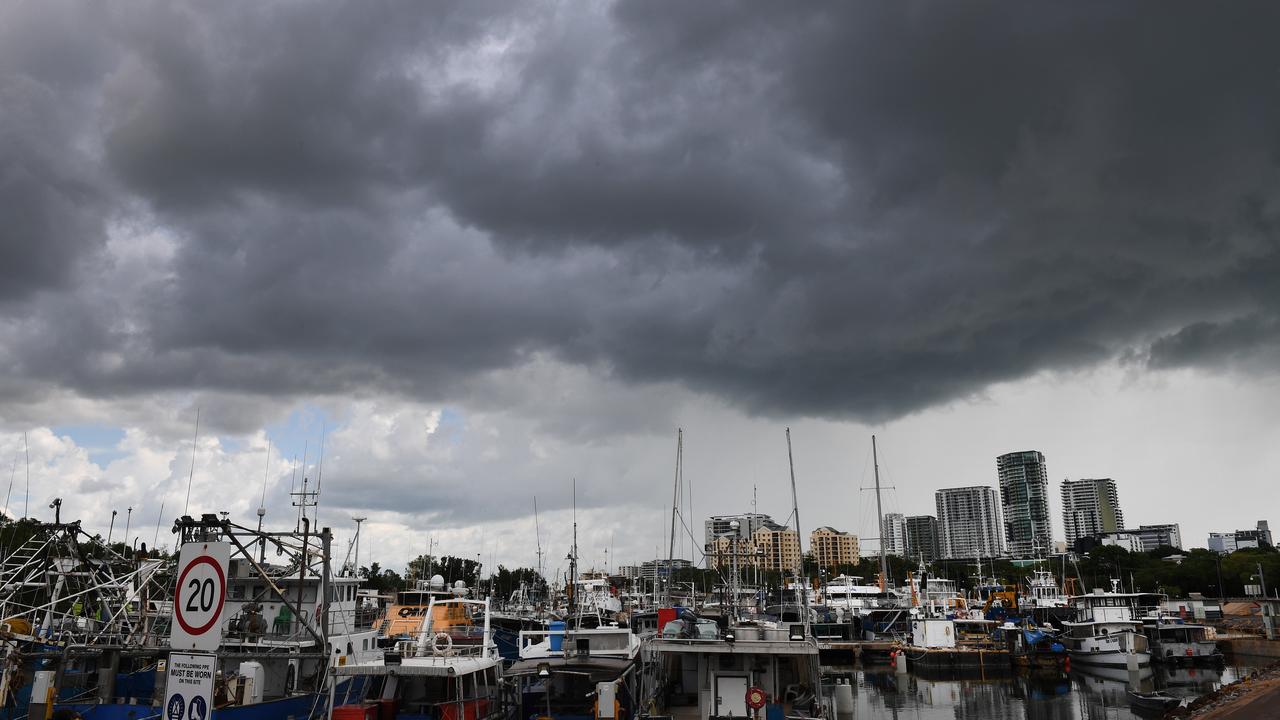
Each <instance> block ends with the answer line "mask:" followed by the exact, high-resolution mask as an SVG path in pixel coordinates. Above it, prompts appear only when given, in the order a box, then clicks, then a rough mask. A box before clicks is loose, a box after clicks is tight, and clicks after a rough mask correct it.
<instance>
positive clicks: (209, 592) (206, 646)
mask: <svg viewBox="0 0 1280 720" xmlns="http://www.w3.org/2000/svg"><path fill="white" fill-rule="evenodd" d="M230 562H231V546H230V545H228V544H227V543H220V542H193V543H187V544H186V545H183V546H182V552H181V553H180V554H179V555H178V584H177V587H175V588H174V590H173V622H172V623H171V624H170V627H171V630H170V638H169V645H170V646H171V647H172V648H173V649H174V651H177V652H188V651H192V650H195V651H203V652H214V651H215V650H217V649H218V645H220V644H221V643H222V610H223V607H224V606H225V605H226V600H227V568H228V566H229V565H230Z"/></svg>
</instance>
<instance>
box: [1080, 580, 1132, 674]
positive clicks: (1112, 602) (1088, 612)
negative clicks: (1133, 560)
mask: <svg viewBox="0 0 1280 720" xmlns="http://www.w3.org/2000/svg"><path fill="white" fill-rule="evenodd" d="M1118 585H1119V580H1112V581H1111V592H1104V591H1103V590H1102V589H1101V588H1099V589H1095V590H1094V591H1093V593H1091V594H1089V595H1077V596H1075V597H1073V598H1071V604H1072V606H1073V607H1074V608H1075V611H1076V616H1075V620H1074V621H1072V622H1065V623H1063V625H1064V626H1065V628H1066V632H1065V633H1064V634H1063V636H1062V642H1063V644H1064V645H1066V646H1067V650H1068V651H1069V652H1070V654H1071V660H1072V661H1073V662H1075V663H1081V664H1088V665H1097V666H1101V667H1112V668H1129V667H1135V668H1136V667H1144V666H1148V665H1150V664H1151V651H1150V644H1149V643H1148V641H1147V636H1146V634H1144V632H1143V627H1142V622H1141V621H1139V620H1138V619H1137V603H1138V600H1139V598H1140V597H1141V595H1140V594H1138V593H1121V592H1117V591H1116V588H1117V586H1118Z"/></svg>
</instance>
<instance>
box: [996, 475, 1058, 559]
mask: <svg viewBox="0 0 1280 720" xmlns="http://www.w3.org/2000/svg"><path fill="white" fill-rule="evenodd" d="M996 473H997V475H998V477H999V480H1000V504H1001V510H1002V512H1003V515H1004V531H1005V532H1004V536H1005V541H1006V542H1007V543H1008V548H1009V553H1010V554H1011V555H1013V556H1014V557H1034V556H1036V555H1043V554H1044V553H1047V552H1048V551H1049V543H1050V542H1051V541H1052V539H1053V538H1052V534H1051V532H1050V522H1049V472H1048V470H1047V469H1046V468H1045V463H1044V454H1042V453H1040V452H1037V451H1035V450H1025V451H1021V452H1013V453H1006V454H1004V455H1001V456H999V457H997V458H996Z"/></svg>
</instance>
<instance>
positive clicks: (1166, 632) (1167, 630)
mask: <svg viewBox="0 0 1280 720" xmlns="http://www.w3.org/2000/svg"><path fill="white" fill-rule="evenodd" d="M1142 629H1143V632H1145V633H1146V636H1147V640H1148V641H1149V643H1150V645H1151V657H1152V659H1153V660H1155V661H1156V662H1163V663H1166V664H1178V663H1186V664H1196V663H1221V662H1222V661H1223V657H1222V653H1221V652H1219V651H1218V641H1217V640H1216V639H1215V638H1214V636H1213V633H1214V632H1215V631H1214V629H1213V628H1211V627H1209V626H1207V625H1200V624H1197V623H1188V622H1184V621H1182V620H1181V619H1180V618H1178V617H1176V616H1169V615H1164V614H1161V613H1159V612H1157V613H1155V614H1153V615H1149V616H1147V617H1144V618H1143V619H1142Z"/></svg>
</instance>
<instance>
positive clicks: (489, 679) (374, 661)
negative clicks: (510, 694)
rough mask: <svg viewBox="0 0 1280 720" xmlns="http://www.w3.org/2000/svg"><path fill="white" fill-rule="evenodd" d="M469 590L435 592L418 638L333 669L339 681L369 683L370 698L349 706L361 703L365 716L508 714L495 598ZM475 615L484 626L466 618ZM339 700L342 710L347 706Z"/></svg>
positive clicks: (462, 719)
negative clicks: (469, 594) (370, 712)
mask: <svg viewBox="0 0 1280 720" xmlns="http://www.w3.org/2000/svg"><path fill="white" fill-rule="evenodd" d="M441 584H443V579H442V580H441ZM464 594H465V588H457V587H455V588H454V590H453V593H452V595H451V596H448V597H445V596H442V595H440V594H436V595H432V596H431V599H430V600H429V601H428V603H427V607H426V612H424V613H422V614H421V615H420V616H419V621H418V622H419V624H418V627H417V629H416V630H415V631H414V632H413V633H412V636H411V637H407V638H406V637H402V636H397V638H396V640H395V642H394V644H393V645H391V646H389V647H375V648H373V649H371V650H368V651H363V652H358V653H356V656H355V658H354V661H353V662H348V663H346V664H345V665H338V666H336V667H333V668H332V670H331V673H332V674H333V676H334V677H335V678H336V679H339V680H341V679H344V678H346V679H350V680H353V681H363V684H367V686H368V692H367V694H366V695H365V696H363V697H360V698H355V699H354V700H355V702H354V703H353V702H351V701H350V700H351V699H350V698H348V702H347V703H345V706H348V707H349V706H351V705H356V706H357V707H356V710H357V714H359V713H360V712H363V711H364V710H365V709H367V708H368V707H369V706H370V705H377V706H378V711H377V713H376V714H377V716H378V717H379V718H386V719H387V720H390V719H391V718H401V719H404V720H409V719H422V718H428V717H430V718H435V719H437V720H485V719H486V718H497V717H499V716H501V708H502V702H501V697H500V690H501V687H500V683H501V680H502V657H501V655H499V653H498V648H497V645H496V644H495V643H494V642H493V635H492V628H491V626H490V624H489V617H490V608H489V602H488V600H475V599H469V598H466V597H462V595H464ZM473 615H478V616H480V617H482V618H483V621H482V623H481V624H479V625H475V624H472V623H470V622H468V623H465V624H464V623H460V622H458V619H459V618H461V617H466V618H468V619H469V618H471V617H472V616H473ZM357 684H361V683H357ZM334 685H335V686H336V685H338V683H334ZM339 697H340V696H338V697H335V698H334V703H335V714H336V713H337V711H338V710H339V709H341V708H342V707H344V704H342V703H341V701H340V700H339ZM361 716H362V717H363V715H361Z"/></svg>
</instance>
